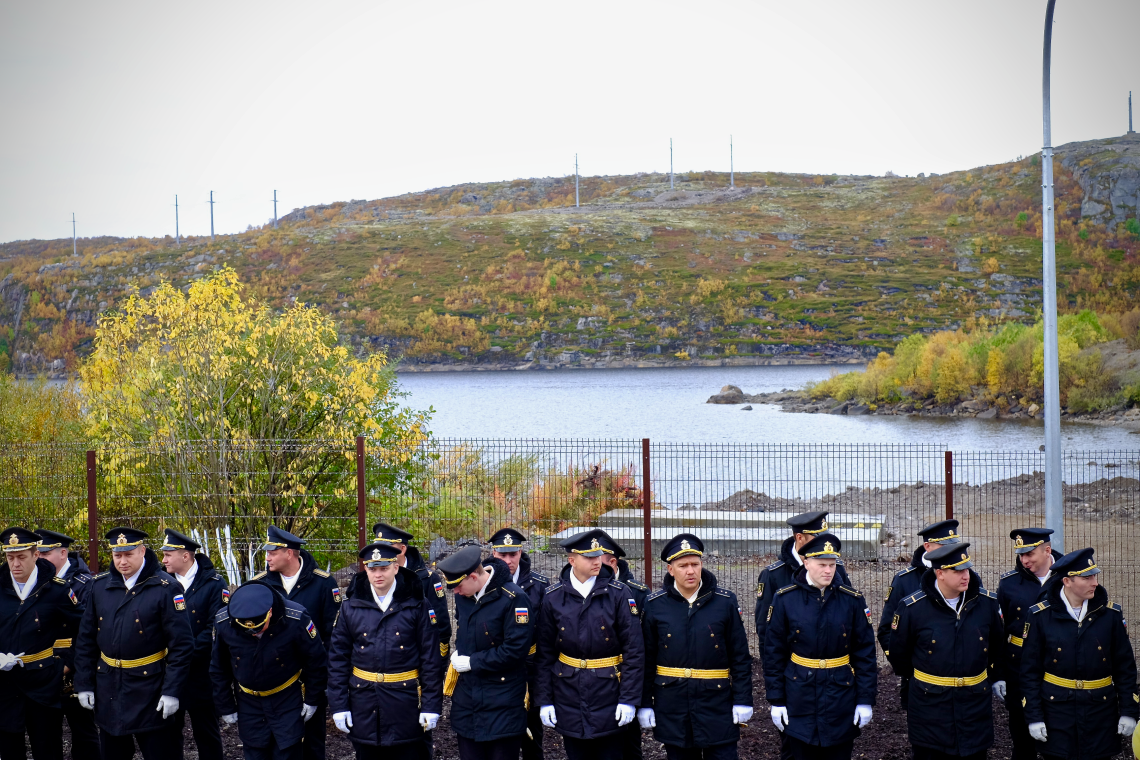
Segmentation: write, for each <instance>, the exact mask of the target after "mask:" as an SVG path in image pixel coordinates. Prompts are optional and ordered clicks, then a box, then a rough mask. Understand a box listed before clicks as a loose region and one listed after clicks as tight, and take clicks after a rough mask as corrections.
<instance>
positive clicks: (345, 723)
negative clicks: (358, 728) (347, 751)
mask: <svg viewBox="0 0 1140 760" xmlns="http://www.w3.org/2000/svg"><path fill="white" fill-rule="evenodd" d="M333 723H335V724H336V727H337V728H339V729H340V730H341V731H343V732H344V733H346V734H347V733H348V730H349V729H350V728H352V713H350V712H349V711H348V710H345V711H344V712H338V713H333Z"/></svg>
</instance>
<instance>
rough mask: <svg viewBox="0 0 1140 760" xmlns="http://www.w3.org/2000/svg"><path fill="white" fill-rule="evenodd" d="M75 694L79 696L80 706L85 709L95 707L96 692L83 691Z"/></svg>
mask: <svg viewBox="0 0 1140 760" xmlns="http://www.w3.org/2000/svg"><path fill="white" fill-rule="evenodd" d="M75 696H76V697H78V698H79V706H80V707H82V708H83V709H84V710H94V709H95V692H93V691H81V692H79V693H78V694H76V695H75Z"/></svg>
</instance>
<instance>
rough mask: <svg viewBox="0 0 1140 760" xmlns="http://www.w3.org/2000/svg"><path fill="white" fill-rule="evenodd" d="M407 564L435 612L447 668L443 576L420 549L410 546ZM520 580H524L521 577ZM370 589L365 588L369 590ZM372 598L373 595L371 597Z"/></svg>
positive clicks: (448, 644)
mask: <svg viewBox="0 0 1140 760" xmlns="http://www.w3.org/2000/svg"><path fill="white" fill-rule="evenodd" d="M404 560H405V562H406V563H407V564H406V565H405V566H406V567H407V568H408V569H409V570H411V571H412V572H413V573H415V574H416V577H417V578H419V579H420V584H421V585H422V586H423V590H424V599H426V600H427V603H428V605H430V606H431V608H432V610H433V611H434V612H435V632H436V635H437V637H438V638H439V657H440V660H442V661H443V669H444V670H447V661H448V657H449V655H450V654H451V612H450V611H449V610H448V608H447V594H445V593H444V589H445V588H446V586H444V583H443V576H442V575H440V574H439V573H437V572H435V571H433V570H428V567H427V564H425V563H424V558H423V557H422V556H420V550H419V549H417V548H416V547H414V546H409V547H408V549H407V553H406V554H405V555H404ZM519 580H522V579H521V577H520V579H519ZM367 590H368V589H365V591H367ZM369 598H371V597H369Z"/></svg>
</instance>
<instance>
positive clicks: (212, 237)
mask: <svg viewBox="0 0 1140 760" xmlns="http://www.w3.org/2000/svg"><path fill="white" fill-rule="evenodd" d="M210 242H211V243H212V242H214V191H213V190H211V191H210Z"/></svg>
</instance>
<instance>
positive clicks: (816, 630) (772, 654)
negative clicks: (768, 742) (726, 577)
mask: <svg viewBox="0 0 1140 760" xmlns="http://www.w3.org/2000/svg"><path fill="white" fill-rule="evenodd" d="M793 654H795V655H798V656H800V657H804V658H806V659H808V660H812V661H816V660H834V659H839V658H842V657H847V658H849V660H850V664H847V665H840V666H838V667H831V668H819V667H806V666H804V665H801V664H799V663H795V662H792V655H793ZM763 657H764V685H765V690H766V694H767V698H768V702H769V703H771V704H773V705H777V706H780V705H782V706H785V707H787V708H788V727H787V728H786V729H784V730H785V731H786V732H787V734H788V736H794V737H795V738H797V739H799V740H800V741H803V742H806V743H808V744H813V745H816V746H820V747H830V746H833V745H835V744H840V743H842V742H846V741H850V740H852V739H854V738H855V737H856V736H858V735H859V729H858V728H856V727H855V725H854V723H853V721H854V718H855V706H856V705H872V706H873V705H874V704H875V690H876V687H877V686H878V669H877V664H876V662H875V633H874V630H873V628H872V626H871V611H870V610H869V609H868V608H867V600H866V599H864V598H863V595H862V594H860V593H859V592H858V591H856V590H855V589H853V588H851V587H850V586H848V585H846V584H844V583H841V582H840V580H839V573H836V574H835V577H834V578H833V579H832V581H831V585H830V586H828V587H827V588H825V589H822V590H821V589H818V588H814V587H812V586H809V585H808V582H807V570H806V569H804V568H800V569H799V570H798V571H796V574H795V576H794V577H793V578H792V583H790V584H788V585H787V586H784V587H782V588H780V589H777V591H776V599H775V601H774V602H773V604H772V618H771V620H769V622H768V629H767V631H766V632H765V634H764V653H763Z"/></svg>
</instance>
